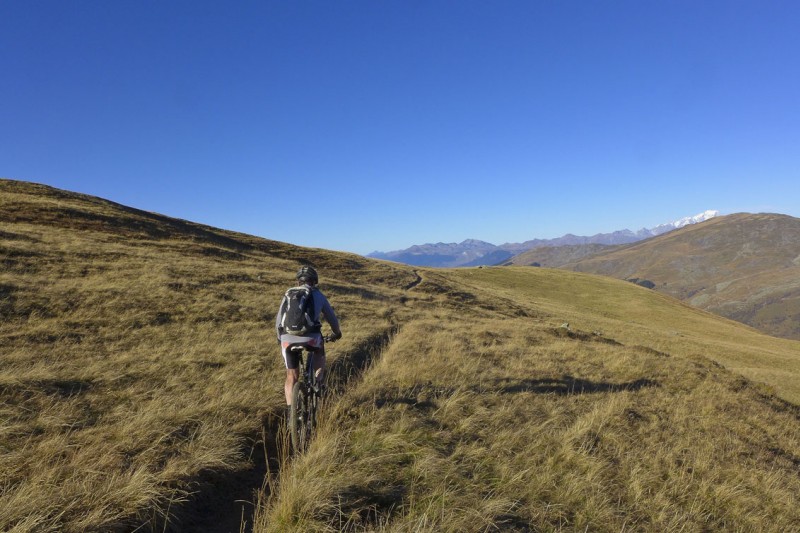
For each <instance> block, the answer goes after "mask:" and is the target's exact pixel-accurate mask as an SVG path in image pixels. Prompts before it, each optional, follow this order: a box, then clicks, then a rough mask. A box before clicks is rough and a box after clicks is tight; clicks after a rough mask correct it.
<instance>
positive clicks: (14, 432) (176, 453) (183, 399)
mask: <svg viewBox="0 0 800 533" xmlns="http://www.w3.org/2000/svg"><path fill="white" fill-rule="evenodd" d="M0 219H1V220H2V221H3V225H2V233H0V261H2V264H3V267H4V268H3V271H2V272H0V296H1V297H2V299H1V300H0V302H2V303H0V313H2V319H3V320H2V323H0V346H2V348H0V362H2V364H1V365H0V397H2V404H0V421H2V423H0V530H3V531H87V530H106V531H112V530H119V531H127V530H131V529H134V528H136V527H139V526H144V528H143V529H144V530H147V529H153V530H159V531H160V530H161V529H162V526H163V525H164V524H163V522H164V516H166V515H167V514H169V515H171V516H172V517H173V518H172V520H173V522H174V524H175V525H174V528H175V529H177V530H180V529H184V527H185V526H186V524H187V523H188V522H190V521H191V520H192V519H193V518H195V517H193V516H192V515H194V514H195V513H196V512H197V511H199V510H200V506H207V505H208V502H209V501H210V502H211V505H212V506H228V507H230V512H231V513H233V514H234V515H235V516H236V517H237V518H238V516H239V514H240V513H241V505H238V504H235V503H234V500H235V499H236V498H242V499H252V494H251V493H250V492H252V489H253V488H256V489H257V488H258V487H260V481H257V482H256V483H255V484H254V485H253V486H251V487H249V488H248V487H245V488H244V493H243V494H242V491H241V490H238V491H235V492H234V493H228V488H229V487H218V486H219V485H224V484H226V483H227V484H235V482H236V481H238V480H239V479H240V476H241V475H243V474H242V473H247V472H251V471H253V469H254V467H256V470H263V468H265V466H264V465H263V464H262V465H254V464H253V459H252V458H251V457H252V456H253V450H254V448H255V449H258V448H259V447H263V446H262V445H260V444H258V442H257V441H258V440H259V439H260V437H261V430H262V423H266V422H265V421H268V420H271V419H272V418H273V416H274V414H275V413H279V412H282V404H283V392H282V391H283V373H284V370H283V363H282V360H281V358H280V355H279V352H278V351H277V344H276V341H275V337H274V333H273V320H274V313H275V310H276V309H277V305H278V303H279V300H280V296H281V295H282V292H283V290H285V288H286V287H287V286H289V285H290V284H292V283H293V281H294V272H295V271H296V270H297V267H298V265H299V264H300V263H301V262H302V261H311V262H312V263H314V264H316V265H317V266H318V267H319V268H320V270H321V272H322V275H323V286H324V289H325V290H326V292H327V293H328V294H329V296H330V297H331V299H332V300H333V302H334V304H335V305H337V307H339V306H341V307H342V309H341V311H340V314H341V315H342V317H341V318H342V320H343V321H344V322H345V323H346V324H347V327H346V328H345V333H346V337H345V339H343V340H342V341H341V344H338V345H337V346H340V347H341V350H342V351H346V350H348V349H353V348H355V347H358V346H360V345H361V344H363V343H364V342H365V339H369V337H370V335H376V334H379V333H380V332H381V331H383V330H385V329H387V328H389V320H388V318H384V319H378V320H373V319H372V316H370V317H366V316H365V313H366V312H361V311H360V310H361V309H362V308H369V309H370V311H372V310H374V309H375V308H376V307H378V308H380V307H386V304H385V303H383V302H382V299H385V298H387V297H388V296H387V294H391V293H392V291H393V290H394V291H399V290H400V289H399V288H398V289H393V288H392V287H391V285H392V284H393V283H394V284H399V285H401V286H402V284H407V283H410V282H412V281H413V280H414V275H413V273H412V272H411V271H410V270H409V269H403V268H401V267H393V266H388V265H379V266H377V268H376V267H375V265H368V261H366V260H364V259H362V258H359V257H357V256H351V255H346V254H332V253H328V252H324V251H315V250H302V249H299V248H295V247H291V246H287V245H283V244H280V243H272V242H269V241H264V240H260V239H254V238H252V237H248V236H244V235H237V234H232V233H227V232H222V231H217V230H213V229H211V228H204V227H202V226H197V225H193V224H190V223H186V222H183V221H177V220H174V219H166V218H164V217H159V216H156V215H150V214H148V213H142V212H137V211H135V210H129V209H127V208H122V207H121V206H116V205H114V204H111V203H108V202H104V201H101V200H98V199H94V198H90V197H82V196H79V195H72V194H69V193H63V192H60V191H56V190H53V189H49V188H44V187H39V186H33V185H29V184H19V183H13V182H7V181H0ZM368 266H369V268H368ZM384 279H388V280H389V281H388V282H384ZM326 283H327V285H325V284H326ZM376 285H377V286H379V287H381V288H382V289H383V290H385V292H386V294H378V293H374V292H370V290H373V289H374V286H376ZM371 288H372V289H371ZM362 301H365V302H369V306H366V305H362V304H361V303H360V302H362ZM387 309H388V307H387ZM359 313H361V314H359ZM379 314H380V313H379ZM386 314H387V316H388V312H387V313H386ZM370 315H371V312H370ZM367 318H369V321H368V320H367ZM335 352H336V350H334V355H335ZM268 438H269V439H273V440H274V436H271V435H270V436H268ZM201 500H202V504H194V503H192V502H196V501H201ZM187 502H188V503H187ZM179 518H180V520H179Z"/></svg>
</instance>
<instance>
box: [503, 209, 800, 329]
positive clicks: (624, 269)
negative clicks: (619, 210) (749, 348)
mask: <svg viewBox="0 0 800 533" xmlns="http://www.w3.org/2000/svg"><path fill="white" fill-rule="evenodd" d="M546 252H547V250H533V251H531V252H530V253H529V254H527V255H525V256H520V257H519V258H516V259H515V260H514V261H513V263H515V264H531V263H533V262H537V261H538V262H540V264H542V265H543V266H557V267H560V268H567V269H571V270H575V271H579V272H591V273H595V274H602V275H606V276H612V277H616V278H620V279H634V278H637V279H640V280H650V281H652V282H653V283H654V284H655V288H656V290H659V291H661V292H664V293H666V294H669V295H671V296H674V297H676V298H679V299H681V300H684V301H686V302H688V303H689V304H691V305H693V306H695V307H699V308H701V309H706V310H708V311H711V312H714V313H717V314H719V315H722V316H725V317H728V318H732V319H734V320H738V321H740V322H743V323H745V324H749V325H751V326H753V327H756V328H758V329H761V330H763V331H766V332H768V333H770V334H773V335H778V336H782V337H787V338H792V339H800V219H797V218H793V217H790V216H786V215H776V214H736V215H728V216H722V217H717V218H714V219H712V220H710V221H707V222H704V223H702V224H698V225H693V226H687V227H685V228H683V229H680V230H676V231H674V232H671V233H668V234H666V235H662V236H659V237H655V238H653V239H649V240H647V241H642V242H639V243H634V244H631V245H627V246H619V247H614V248H608V249H600V250H588V249H581V250H578V251H577V252H576V253H578V254H580V253H586V254H587V256H585V257H577V258H576V259H570V257H569V256H568V255H564V253H565V252H566V251H561V252H560V251H558V250H556V251H553V254H558V253H559V252H560V255H557V256H554V255H552V254H551V255H547V254H546Z"/></svg>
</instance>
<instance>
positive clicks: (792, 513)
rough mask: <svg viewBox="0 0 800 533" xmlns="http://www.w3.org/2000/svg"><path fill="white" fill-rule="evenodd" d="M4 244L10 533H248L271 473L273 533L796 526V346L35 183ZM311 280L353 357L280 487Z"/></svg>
mask: <svg viewBox="0 0 800 533" xmlns="http://www.w3.org/2000/svg"><path fill="white" fill-rule="evenodd" d="M0 220H1V221H2V227H1V228H0V231H1V232H2V233H0V260H1V261H2V262H3V265H4V270H3V271H2V273H0V313H2V317H3V321H2V323H0V361H2V363H3V364H2V367H0V396H1V397H2V404H0V409H2V420H3V425H2V427H0V486H2V487H3V490H2V492H0V529H2V530H8V531H20V532H21V531H87V530H93V531H130V530H133V529H136V528H138V530H139V531H156V530H157V531H163V530H164V529H167V530H175V531H195V530H196V531H237V530H238V528H239V523H238V521H239V519H240V517H241V516H242V509H243V505H242V504H241V503H237V502H239V501H251V502H252V501H253V500H254V494H253V490H256V491H257V490H258V489H259V488H261V486H262V482H263V480H264V475H265V474H266V473H267V472H266V462H265V461H267V459H265V457H264V453H265V452H266V455H267V458H268V463H269V471H270V474H269V475H268V476H267V479H268V480H269V483H268V484H267V487H269V488H271V489H272V492H271V493H266V492H262V493H261V500H260V502H259V504H258V510H257V514H256V516H255V519H256V524H255V528H254V529H255V530H258V531H264V530H274V531H286V530H294V531H337V530H342V529H345V530H385V531H407V530H426V531H435V530H445V531H446V530H449V531H464V530H468V531H475V530H481V531H482V530H493V529H499V528H502V529H511V530H519V531H526V530H537V529H550V530H553V529H567V530H581V531H583V530H584V529H586V528H588V529H590V530H598V531H603V530H608V531H619V530H621V529H622V528H626V529H636V530H651V531H663V530H678V529H681V528H683V529H694V530H696V529H734V530H737V529H738V530H773V531H782V530H797V529H798V527H800V516H799V515H798V511H797V509H798V507H800V506H798V503H800V502H798V496H797V495H798V494H800V477H799V476H798V468H800V459H799V458H800V447H798V442H800V412H798V408H797V407H796V406H795V405H794V404H793V403H790V402H800V385H798V384H799V383H800V380H798V379H797V378H798V374H800V360H799V358H798V353H800V349H798V348H799V346H800V344H798V343H797V342H794V341H789V340H784V339H776V338H772V337H767V336H765V335H762V334H759V333H758V332H755V331H754V330H752V329H749V328H746V327H744V326H741V325H740V324H738V323H735V322H732V321H728V320H725V319H721V318H719V317H717V316H714V315H711V314H709V313H704V312H702V311H698V310H696V309H692V308H690V307H688V306H685V305H683V304H681V303H679V302H677V301H675V300H673V299H671V298H669V297H666V296H662V295H659V294H657V293H655V292H653V291H648V290H644V289H641V288H639V287H636V286H634V285H632V284H629V283H625V282H620V281H615V280H611V279H607V278H602V277H597V276H591V275H586V274H579V273H571V272H566V271H558V270H547V269H528V268H503V269H499V268H487V269H465V270H457V271H448V270H423V269H419V270H412V269H411V268H410V267H404V266H402V265H396V264H390V263H384V262H380V261H374V260H369V259H364V258H361V257H358V256H353V255H348V254H341V253H332V252H327V251H324V250H312V249H302V248H298V247H294V246H291V245H287V244H283V243H277V242H273V241H267V240H263V239H257V238H254V237H250V236H247V235H241V234H236V233H232V232H227V231H223V230H218V229H215V228H209V227H206V226H201V225H197V224H193V223H190V222H186V221H181V220H176V219H171V218H168V217H163V216H159V215H155V214H152V213H145V212H142V211H138V210H135V209H130V208H127V207H124V206H120V205H117V204H113V203H111V202H107V201H104V200H101V199H98V198H93V197H88V196H83V195H76V194H72V193H67V192H64V191H58V190H55V189H51V188H48V187H43V186H37V185H32V184H26V183H20V182H11V181H6V180H2V181H0ZM304 262H309V263H312V264H314V265H315V266H316V267H317V268H318V269H319V270H320V272H321V277H322V280H321V281H322V284H323V289H324V290H325V292H326V294H328V296H329V298H330V299H331V301H332V303H333V304H334V305H335V306H336V309H337V312H338V314H339V315H340V317H341V319H342V324H343V329H344V333H345V338H344V339H343V340H342V341H340V343H337V344H336V345H334V346H333V347H332V350H331V352H332V353H331V356H332V362H331V377H332V378H334V381H332V389H334V392H335V394H334V395H332V396H331V397H330V399H329V402H328V403H327V404H326V409H325V413H324V417H325V420H323V427H322V428H321V431H320V432H319V433H318V435H317V436H316V438H315V440H314V442H313V443H312V446H311V448H310V449H309V451H308V453H307V454H305V455H303V456H301V457H297V458H295V459H294V460H292V461H288V460H286V459H284V460H279V459H280V458H281V454H280V451H281V446H280V442H281V438H280V436H281V432H280V426H279V424H277V420H278V419H279V418H280V416H281V411H282V405H281V404H282V403H283V397H282V396H283V395H282V382H283V378H282V374H283V368H282V362H281V360H280V357H279V356H278V353H277V350H276V347H275V341H274V335H273V333H272V330H271V319H272V315H273V313H274V310H275V307H276V306H277V303H278V299H279V297H280V295H281V293H282V291H283V290H284V289H285V287H286V286H287V285H288V284H290V283H291V282H292V281H293V279H292V278H293V273H294V272H295V271H296V269H297V266H298V265H299V264H301V263H304ZM565 322H568V323H569V326H568V327H561V326H562V324H563V323H565ZM244 509H245V510H247V509H250V510H252V506H250V505H244ZM244 516H245V518H246V519H247V524H246V527H245V529H250V527H251V526H252V525H253V520H252V519H251V518H249V517H248V513H247V512H245V513H244ZM165 517H169V518H168V520H167V519H166V518H165Z"/></svg>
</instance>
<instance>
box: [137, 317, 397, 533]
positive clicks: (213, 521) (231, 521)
mask: <svg viewBox="0 0 800 533" xmlns="http://www.w3.org/2000/svg"><path fill="white" fill-rule="evenodd" d="M396 331H397V327H391V328H388V329H386V330H384V331H379V332H376V333H375V334H374V335H371V336H369V337H367V338H366V339H365V340H364V341H362V342H361V343H360V344H359V345H358V346H356V347H355V348H354V349H352V350H349V351H348V352H347V353H343V354H341V355H340V356H339V357H337V358H336V359H335V360H334V361H333V362H332V363H331V365H330V367H329V369H328V372H329V373H328V387H329V389H328V391H329V392H328V394H329V396H328V398H326V402H327V403H328V404H329V405H330V402H335V401H336V399H337V396H339V395H340V394H342V393H343V392H344V390H345V389H346V388H347V387H348V385H350V384H351V382H352V380H354V379H358V378H359V377H360V376H361V374H362V373H363V372H364V370H366V369H367V368H368V367H369V365H370V364H371V363H372V361H373V360H375V359H376V358H377V357H378V356H379V355H380V353H381V351H382V350H383V349H384V348H385V346H386V345H387V344H388V343H389V340H390V339H391V337H392V336H393V335H394V333H396ZM283 417H284V414H283V411H280V412H270V413H267V414H266V415H265V416H264V418H263V419H262V428H263V433H262V434H257V435H256V434H254V435H250V436H248V438H247V442H248V446H249V458H250V468H245V469H242V470H239V471H233V472H232V471H223V472H205V473H203V475H202V476H200V477H199V478H198V479H196V480H194V481H193V485H194V493H193V495H192V497H191V498H190V500H189V501H187V502H185V503H183V504H180V505H179V506H176V505H173V506H172V508H171V509H170V515H171V518H170V522H169V523H168V524H164V522H163V520H154V521H153V522H154V523H152V524H145V525H144V526H142V527H141V528H140V529H139V530H138V531H140V532H144V531H166V532H173V531H174V532H177V531H180V532H188V533H201V532H202V533H239V532H240V531H243V532H245V533H247V532H251V531H252V530H253V518H254V513H255V501H256V498H257V494H258V492H259V491H260V490H261V489H262V488H263V489H264V490H269V485H268V484H265V480H266V477H267V475H270V476H272V477H273V479H275V478H277V476H278V475H279V474H280V468H281V460H280V458H281V457H283V456H285V455H286V452H287V449H286V447H287V446H288V445H289V444H288V435H287V433H286V428H285V426H284V423H283ZM268 467H269V469H268Z"/></svg>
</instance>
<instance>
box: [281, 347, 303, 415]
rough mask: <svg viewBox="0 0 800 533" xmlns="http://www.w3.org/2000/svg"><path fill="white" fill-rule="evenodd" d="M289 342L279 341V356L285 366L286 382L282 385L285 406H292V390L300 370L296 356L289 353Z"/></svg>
mask: <svg viewBox="0 0 800 533" xmlns="http://www.w3.org/2000/svg"><path fill="white" fill-rule="evenodd" d="M290 345H291V343H290V342H287V341H284V340H281V355H283V362H284V364H285V365H286V382H285V383H284V386H283V390H284V393H285V395H286V405H287V406H289V405H292V388H294V384H295V383H297V380H298V379H299V378H300V369H299V368H298V360H297V356H296V355H294V354H293V353H292V352H290V351H289V346H290Z"/></svg>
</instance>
